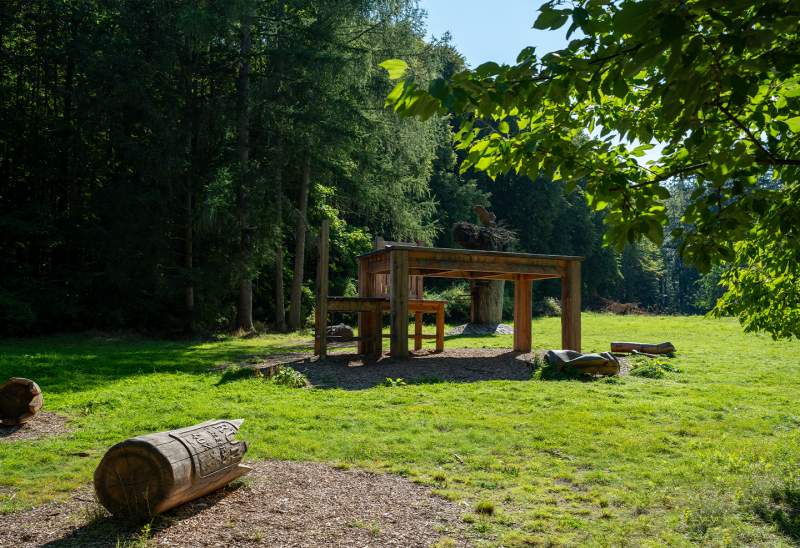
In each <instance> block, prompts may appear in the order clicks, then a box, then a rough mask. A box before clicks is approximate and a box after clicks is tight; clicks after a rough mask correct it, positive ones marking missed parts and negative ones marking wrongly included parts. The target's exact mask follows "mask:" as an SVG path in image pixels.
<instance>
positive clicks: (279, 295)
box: [274, 146, 286, 331]
mask: <svg viewBox="0 0 800 548" xmlns="http://www.w3.org/2000/svg"><path fill="white" fill-rule="evenodd" d="M281 154H282V150H281V147H280V146H279V147H278V153H277V154H276V159H278V169H277V171H276V172H275V204H276V209H277V211H276V212H275V219H276V221H275V222H276V223H278V230H277V233H278V234H277V240H276V244H275V283H274V285H275V329H277V330H278V331H286V302H285V300H284V295H283V257H284V255H285V249H284V245H283V167H282V165H281V163H280V157H281Z"/></svg>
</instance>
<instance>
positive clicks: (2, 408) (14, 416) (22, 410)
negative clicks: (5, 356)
mask: <svg viewBox="0 0 800 548" xmlns="http://www.w3.org/2000/svg"><path fill="white" fill-rule="evenodd" d="M42 403H43V399H42V389H41V388H39V385H38V384H36V383H35V382H33V381H32V380H30V379H23V378H22V377H11V378H10V379H8V381H6V382H5V383H3V384H2V385H0V424H5V425H9V426H16V425H19V424H24V423H26V422H28V421H29V420H31V419H32V418H33V417H34V416H35V415H36V413H38V412H39V409H41V408H42Z"/></svg>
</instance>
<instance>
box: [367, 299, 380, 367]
mask: <svg viewBox="0 0 800 548" xmlns="http://www.w3.org/2000/svg"><path fill="white" fill-rule="evenodd" d="M370 316H372V318H371V319H370V322H369V323H370V326H371V327H372V340H371V341H370V343H369V355H370V356H373V357H374V358H380V357H381V356H383V321H382V320H383V310H382V309H381V305H378V306H377V307H376V308H375V310H373V311H372V312H371V313H370Z"/></svg>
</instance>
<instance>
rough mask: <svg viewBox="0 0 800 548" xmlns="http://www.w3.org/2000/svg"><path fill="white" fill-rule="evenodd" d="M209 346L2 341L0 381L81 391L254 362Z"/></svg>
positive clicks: (233, 350) (291, 347)
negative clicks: (129, 380)
mask: <svg viewBox="0 0 800 548" xmlns="http://www.w3.org/2000/svg"><path fill="white" fill-rule="evenodd" d="M206 343H207V341H198V340H194V341H159V340H146V339H142V340H136V339H135V340H113V339H112V340H109V339H106V338H77V337H76V338H71V337H70V338H67V337H64V338H63V339H62V338H60V337H54V338H48V339H42V340H38V339H30V340H25V339H22V340H5V341H0V382H1V381H2V379H5V378H7V377H12V376H15V377H25V378H30V379H34V380H35V381H36V382H37V383H38V384H39V386H41V387H42V390H44V391H45V392H46V393H64V392H80V391H82V390H87V389H91V388H94V387H96V386H100V385H102V384H104V383H107V382H111V381H115V380H118V379H122V378H126V377H136V376H139V375H148V374H153V373H189V374H198V375H200V374H207V373H208V371H209V369H210V368H211V367H213V366H215V365H218V364H220V363H221V362H225V361H230V362H239V361H242V360H245V359H247V358H252V357H253V355H252V354H245V353H244V352H243V349H242V348H240V347H236V346H233V345H232V346H226V345H224V344H221V345H219V346H208V345H207V344H206ZM309 348H310V347H309V345H308V344H305V343H299V342H297V343H295V342H293V343H290V344H285V345H271V346H267V345H265V347H264V351H263V353H262V352H258V353H257V354H256V357H266V356H269V355H271V354H275V353H278V352H292V351H307V350H309Z"/></svg>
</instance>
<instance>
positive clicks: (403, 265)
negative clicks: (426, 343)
mask: <svg viewBox="0 0 800 548" xmlns="http://www.w3.org/2000/svg"><path fill="white" fill-rule="evenodd" d="M389 278H390V284H389V285H390V288H389V313H390V316H391V335H392V337H391V347H390V351H389V352H390V354H391V356H392V357H394V358H407V357H408V251H407V250H404V249H392V248H389Z"/></svg>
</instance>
